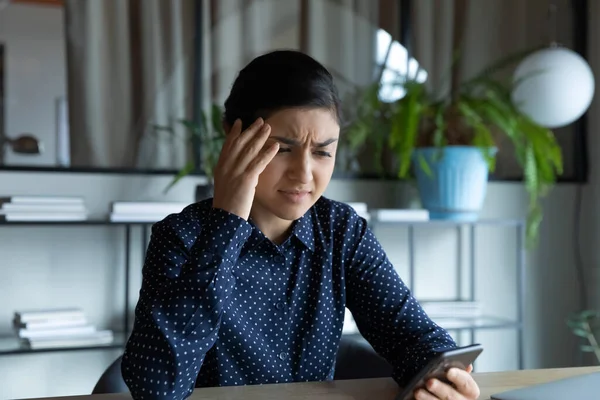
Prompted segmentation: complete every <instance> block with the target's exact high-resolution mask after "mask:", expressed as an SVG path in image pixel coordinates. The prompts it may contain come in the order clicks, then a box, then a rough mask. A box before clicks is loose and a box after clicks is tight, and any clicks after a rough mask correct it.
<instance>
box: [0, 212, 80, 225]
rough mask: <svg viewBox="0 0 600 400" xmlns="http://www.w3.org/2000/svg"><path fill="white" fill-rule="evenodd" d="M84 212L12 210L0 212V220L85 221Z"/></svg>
mask: <svg viewBox="0 0 600 400" xmlns="http://www.w3.org/2000/svg"><path fill="white" fill-rule="evenodd" d="M87 219H88V215H87V214H86V213H66V212H56V213H52V212H14V211H11V212H10V213H4V214H0V221H6V222H25V221H85V220H87Z"/></svg>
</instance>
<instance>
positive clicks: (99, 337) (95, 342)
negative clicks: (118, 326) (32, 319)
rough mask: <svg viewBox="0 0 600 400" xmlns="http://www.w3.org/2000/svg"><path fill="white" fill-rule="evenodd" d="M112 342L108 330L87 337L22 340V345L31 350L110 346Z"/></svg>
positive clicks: (112, 338)
mask: <svg viewBox="0 0 600 400" xmlns="http://www.w3.org/2000/svg"><path fill="white" fill-rule="evenodd" d="M113 340H114V335H113V332H112V331H110V330H104V331H96V332H94V333H92V334H89V335H81V336H73V337H58V338H56V337H55V338H40V339H22V343H23V344H24V345H25V346H27V347H29V348H30V349H32V350H39V349H51V348H61V347H83V346H100V345H108V344H111V343H112V342H113Z"/></svg>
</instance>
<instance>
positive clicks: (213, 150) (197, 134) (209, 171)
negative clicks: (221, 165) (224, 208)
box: [154, 104, 225, 201]
mask: <svg viewBox="0 0 600 400" xmlns="http://www.w3.org/2000/svg"><path fill="white" fill-rule="evenodd" d="M176 122H177V123H179V124H181V125H182V126H183V127H184V129H185V131H186V133H187V134H186V140H189V142H190V145H191V146H192V147H193V148H196V146H198V147H199V151H196V152H193V154H194V155H195V156H196V157H192V159H191V160H189V161H188V162H187V163H186V164H185V165H184V166H183V168H181V169H180V170H179V171H178V172H177V174H176V175H175V176H174V177H173V180H172V181H171V182H170V183H169V185H168V186H167V187H165V189H164V193H167V192H168V191H169V190H170V189H171V188H172V187H173V186H174V185H176V184H177V183H178V182H179V181H180V180H181V179H182V178H184V177H185V176H187V175H189V174H191V173H194V172H198V173H202V174H203V175H204V176H206V180H207V181H206V183H205V184H202V185H197V186H196V193H195V200H196V201H200V200H203V199H206V198H208V197H211V196H212V195H213V184H214V180H213V179H214V169H215V166H216V164H217V161H218V160H219V155H220V153H221V148H222V147H223V142H224V141H225V130H224V129H223V111H222V110H221V108H220V107H219V106H218V105H216V104H215V105H213V106H212V107H211V110H210V118H209V117H207V115H206V114H205V113H204V112H203V113H201V115H200V123H195V122H193V121H190V120H185V119H181V120H177V121H176ZM154 128H155V129H156V130H157V131H160V132H168V133H170V134H173V135H174V134H175V131H176V130H175V128H174V126H173V125H172V124H171V125H170V126H161V125H154ZM198 156H199V158H200V160H198V159H197V158H198Z"/></svg>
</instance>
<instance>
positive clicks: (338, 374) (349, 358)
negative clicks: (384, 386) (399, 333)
mask: <svg viewBox="0 0 600 400" xmlns="http://www.w3.org/2000/svg"><path fill="white" fill-rule="evenodd" d="M391 375H392V367H391V366H390V364H388V363H387V361H385V360H384V359H383V358H382V357H381V356H379V355H378V354H377V353H376V352H375V350H373V348H372V347H371V345H369V343H368V342H367V341H366V340H365V339H363V338H362V337H361V336H359V335H356V336H355V335H348V336H346V335H344V336H342V340H341V341H340V347H339V350H338V354H337V359H336V365H335V374H334V379H336V380H342V379H365V378H384V377H390V376H391ZM128 391H129V389H128V388H127V386H126V385H125V382H124V381H123V378H122V376H121V357H119V358H117V359H116V360H115V361H114V362H113V363H112V364H111V365H110V366H109V367H108V368H107V369H106V371H104V373H103V374H102V376H101V377H100V379H99V380H98V383H96V386H95V387H94V390H93V391H92V394H104V393H123V392H128Z"/></svg>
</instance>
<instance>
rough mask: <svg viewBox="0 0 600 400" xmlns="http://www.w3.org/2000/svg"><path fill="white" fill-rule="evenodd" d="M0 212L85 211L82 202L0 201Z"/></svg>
mask: <svg viewBox="0 0 600 400" xmlns="http://www.w3.org/2000/svg"><path fill="white" fill-rule="evenodd" d="M0 213H1V214H12V213H15V214H16V213H19V214H21V213H44V214H48V213H52V214H54V213H80V214H85V213H87V209H86V207H85V205H84V204H44V203H41V204H33V203H31V204H27V203H22V204H19V203H0Z"/></svg>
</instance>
